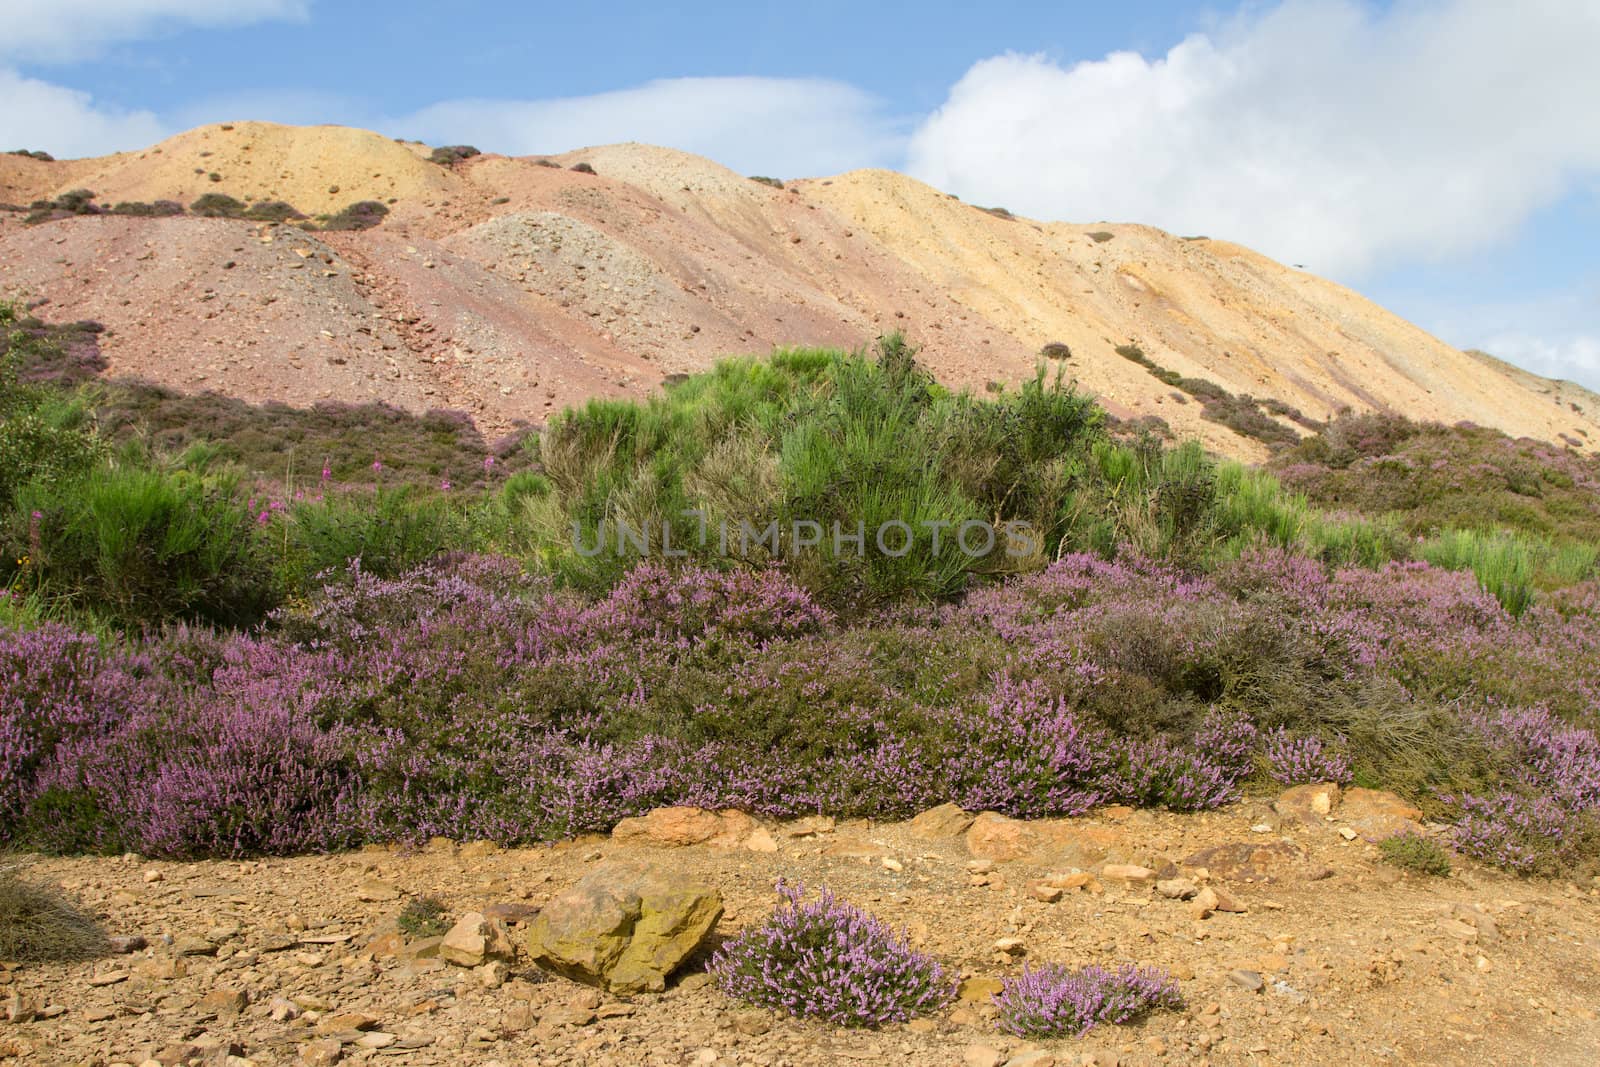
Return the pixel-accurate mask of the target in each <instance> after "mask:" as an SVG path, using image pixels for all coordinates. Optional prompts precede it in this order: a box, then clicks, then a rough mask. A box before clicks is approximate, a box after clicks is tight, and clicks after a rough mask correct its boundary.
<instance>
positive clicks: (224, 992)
mask: <svg viewBox="0 0 1600 1067" xmlns="http://www.w3.org/2000/svg"><path fill="white" fill-rule="evenodd" d="M249 1003H250V998H249V997H248V996H246V995H245V993H244V991H243V990H242V989H235V988H233V987H232V986H222V985H219V986H217V987H216V988H215V989H213V990H211V991H210V992H209V993H207V994H206V995H205V996H203V997H201V998H200V1010H201V1011H202V1012H207V1013H210V1014H214V1015H237V1014H239V1013H240V1012H241V1011H244V1009H245V1005H247V1004H249Z"/></svg>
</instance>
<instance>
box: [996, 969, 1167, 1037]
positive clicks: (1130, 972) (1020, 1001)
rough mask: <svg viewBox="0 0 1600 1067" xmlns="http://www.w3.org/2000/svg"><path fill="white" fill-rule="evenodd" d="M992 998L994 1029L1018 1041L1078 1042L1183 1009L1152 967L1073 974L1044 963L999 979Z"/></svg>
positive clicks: (1165, 978) (1161, 973)
mask: <svg viewBox="0 0 1600 1067" xmlns="http://www.w3.org/2000/svg"><path fill="white" fill-rule="evenodd" d="M1001 983H1002V989H1001V991H1000V992H999V993H997V994H995V997H994V1002H995V1005H996V1006H997V1007H998V1008H999V1009H1000V1029H1002V1030H1004V1031H1006V1032H1007V1033H1011V1034H1016V1035H1017V1036H1019V1037H1039V1038H1061V1037H1078V1036H1079V1035H1081V1034H1083V1033H1085V1032H1086V1031H1088V1030H1090V1029H1092V1028H1093V1027H1095V1026H1098V1025H1100V1024H1101V1023H1126V1022H1132V1021H1133V1020H1135V1019H1137V1018H1139V1017H1140V1016H1142V1015H1146V1014H1148V1013H1150V1012H1152V1011H1158V1010H1161V1009H1166V1010H1170V1011H1177V1010H1178V1009H1180V1008H1182V1007H1183V995H1182V994H1181V993H1179V991H1178V983H1177V982H1175V981H1173V979H1172V978H1171V976H1169V975H1168V974H1167V973H1166V972H1165V971H1162V970H1159V969H1157V968H1154V967H1136V966H1134V965H1133V964H1131V963H1130V964H1124V965H1123V966H1121V967H1119V968H1117V969H1116V970H1115V971H1108V970H1106V969H1105V968H1104V967H1099V966H1096V965H1093V964H1091V965H1090V966H1088V967H1083V968H1080V969H1078V970H1076V971H1072V970H1068V969H1067V968H1066V967H1064V966H1062V965H1060V964H1056V963H1048V964H1044V965H1043V966H1040V967H1025V968H1023V971H1022V974H1021V975H1019V976H1017V977H1015V978H1009V977H1008V978H1003V979H1001Z"/></svg>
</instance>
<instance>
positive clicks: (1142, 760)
mask: <svg viewBox="0 0 1600 1067" xmlns="http://www.w3.org/2000/svg"><path fill="white" fill-rule="evenodd" d="M1241 777H1243V776H1242V775H1240V774H1236V773H1233V772H1231V771H1230V769H1228V768H1226V767H1223V766H1220V765H1218V764H1217V763H1216V762H1214V761H1213V760H1212V758H1211V756H1210V754H1208V753H1205V752H1201V751H1198V750H1197V749H1195V748H1194V747H1192V746H1185V745H1178V744H1175V743H1173V742H1172V741H1170V740H1168V739H1167V738H1165V737H1157V738H1153V739H1151V740H1149V741H1135V742H1131V743H1129V744H1128V745H1127V747H1126V749H1125V753H1124V755H1123V758H1122V761H1121V763H1120V765H1119V766H1118V767H1117V768H1116V770H1115V771H1113V772H1112V773H1111V774H1110V775H1109V776H1108V778H1107V782H1108V790H1107V792H1108V794H1109V796H1110V798H1111V799H1115V800H1120V801H1123V802H1125V803H1130V804H1138V805H1142V806H1146V807H1161V808H1168V809H1170V810H1172V811H1204V810H1205V809H1207V808H1216V807H1221V806H1222V805H1223V804H1226V803H1228V802H1229V801H1233V800H1237V799H1239V788H1238V782H1239V779H1240V778H1241Z"/></svg>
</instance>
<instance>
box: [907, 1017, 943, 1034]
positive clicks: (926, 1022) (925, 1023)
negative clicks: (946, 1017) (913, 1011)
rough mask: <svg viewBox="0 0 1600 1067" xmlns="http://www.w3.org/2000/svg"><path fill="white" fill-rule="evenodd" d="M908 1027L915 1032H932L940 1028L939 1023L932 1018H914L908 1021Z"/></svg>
mask: <svg viewBox="0 0 1600 1067" xmlns="http://www.w3.org/2000/svg"><path fill="white" fill-rule="evenodd" d="M906 1029H907V1030H909V1031H910V1032H911V1033H913V1034H931V1033H933V1032H934V1031H935V1030H937V1029H939V1024H938V1023H936V1022H934V1021H933V1020H932V1019H912V1020H911V1021H910V1022H908V1023H906Z"/></svg>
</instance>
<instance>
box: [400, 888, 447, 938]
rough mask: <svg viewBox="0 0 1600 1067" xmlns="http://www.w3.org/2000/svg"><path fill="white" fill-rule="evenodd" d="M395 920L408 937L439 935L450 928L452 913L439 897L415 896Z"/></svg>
mask: <svg viewBox="0 0 1600 1067" xmlns="http://www.w3.org/2000/svg"><path fill="white" fill-rule="evenodd" d="M395 921H396V924H397V925H398V926H399V927H400V932H401V933H402V934H405V935H406V936H407V937H439V936H442V935H443V934H444V933H446V932H447V931H448V930H449V929H450V913H449V911H448V910H447V909H446V907H445V903H444V901H442V900H440V899H439V898H438V897H413V898H412V899H411V900H408V901H407V902H406V906H405V907H404V908H401V909H400V916H399V918H398V919H396V920H395Z"/></svg>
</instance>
